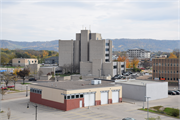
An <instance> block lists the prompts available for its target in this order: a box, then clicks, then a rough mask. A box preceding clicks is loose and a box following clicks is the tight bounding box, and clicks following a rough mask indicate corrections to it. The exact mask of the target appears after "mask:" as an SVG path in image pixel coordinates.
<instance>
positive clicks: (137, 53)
mask: <svg viewBox="0 0 180 120" xmlns="http://www.w3.org/2000/svg"><path fill="white" fill-rule="evenodd" d="M127 56H128V58H129V59H133V58H138V59H145V58H150V57H151V53H150V51H146V50H144V49H139V48H134V49H128V51H127Z"/></svg>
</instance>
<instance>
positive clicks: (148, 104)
mask: <svg viewBox="0 0 180 120" xmlns="http://www.w3.org/2000/svg"><path fill="white" fill-rule="evenodd" d="M145 98H147V119H148V120H149V102H148V99H149V98H151V97H147V96H145Z"/></svg>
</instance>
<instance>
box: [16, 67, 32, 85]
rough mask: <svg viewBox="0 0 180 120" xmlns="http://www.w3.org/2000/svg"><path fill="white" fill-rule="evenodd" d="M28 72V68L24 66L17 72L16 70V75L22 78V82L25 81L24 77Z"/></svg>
mask: <svg viewBox="0 0 180 120" xmlns="http://www.w3.org/2000/svg"><path fill="white" fill-rule="evenodd" d="M29 73H30V71H29V69H27V68H24V69H23V70H20V71H19V72H17V75H18V76H20V77H21V78H23V84H24V81H25V77H26V76H28V75H29Z"/></svg>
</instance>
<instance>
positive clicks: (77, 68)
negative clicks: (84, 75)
mask: <svg viewBox="0 0 180 120" xmlns="http://www.w3.org/2000/svg"><path fill="white" fill-rule="evenodd" d="M73 72H74V73H78V72H79V65H77V64H75V65H74V66H73Z"/></svg>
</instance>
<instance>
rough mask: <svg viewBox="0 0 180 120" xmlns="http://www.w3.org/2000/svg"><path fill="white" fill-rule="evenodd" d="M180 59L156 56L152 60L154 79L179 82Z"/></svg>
mask: <svg viewBox="0 0 180 120" xmlns="http://www.w3.org/2000/svg"><path fill="white" fill-rule="evenodd" d="M179 63H180V59H178V58H155V59H153V60H152V65H153V76H152V79H153V80H154V79H159V80H165V81H168V82H178V80H179V79H180V73H179V70H180V67H179Z"/></svg>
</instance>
